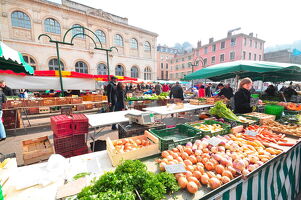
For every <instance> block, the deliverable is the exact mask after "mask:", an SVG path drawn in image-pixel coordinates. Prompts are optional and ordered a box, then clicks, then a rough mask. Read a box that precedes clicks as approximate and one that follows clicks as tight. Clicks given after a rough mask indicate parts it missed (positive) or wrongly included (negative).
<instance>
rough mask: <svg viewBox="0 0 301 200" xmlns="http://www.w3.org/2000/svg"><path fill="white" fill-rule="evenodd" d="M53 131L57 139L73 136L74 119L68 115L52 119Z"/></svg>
mask: <svg viewBox="0 0 301 200" xmlns="http://www.w3.org/2000/svg"><path fill="white" fill-rule="evenodd" d="M50 121H51V129H52V131H53V133H54V135H56V136H57V137H64V136H68V135H72V118H71V117H69V116H67V115H57V116H52V117H50Z"/></svg>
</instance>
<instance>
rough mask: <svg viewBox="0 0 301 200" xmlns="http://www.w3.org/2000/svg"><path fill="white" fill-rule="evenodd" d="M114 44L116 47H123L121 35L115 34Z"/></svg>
mask: <svg viewBox="0 0 301 200" xmlns="http://www.w3.org/2000/svg"><path fill="white" fill-rule="evenodd" d="M114 44H115V45H117V46H121V47H123V39H122V37H121V35H119V34H116V35H115V36H114Z"/></svg>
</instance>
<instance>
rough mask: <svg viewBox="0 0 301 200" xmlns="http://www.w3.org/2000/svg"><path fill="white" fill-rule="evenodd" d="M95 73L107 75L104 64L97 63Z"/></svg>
mask: <svg viewBox="0 0 301 200" xmlns="http://www.w3.org/2000/svg"><path fill="white" fill-rule="evenodd" d="M97 74H99V75H108V68H107V66H106V65H105V64H103V63H100V64H98V65H97Z"/></svg>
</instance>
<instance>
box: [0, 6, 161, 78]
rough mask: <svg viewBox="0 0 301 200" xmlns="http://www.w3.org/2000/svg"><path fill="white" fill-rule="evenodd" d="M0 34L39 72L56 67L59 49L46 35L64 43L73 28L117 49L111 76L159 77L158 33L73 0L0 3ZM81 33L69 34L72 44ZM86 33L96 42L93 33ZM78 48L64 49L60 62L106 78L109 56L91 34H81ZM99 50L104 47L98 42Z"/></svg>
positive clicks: (76, 42)
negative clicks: (157, 56)
mask: <svg viewBox="0 0 301 200" xmlns="http://www.w3.org/2000/svg"><path fill="white" fill-rule="evenodd" d="M0 2H1V6H0V12H1V15H0V24H1V28H0V33H1V38H2V40H3V42H4V43H6V44H7V45H8V46H10V47H12V48H14V49H16V50H17V51H19V52H21V53H22V54H23V55H24V59H25V61H27V62H28V63H29V64H31V65H32V66H34V67H35V68H36V69H37V70H53V69H57V61H58V60H57V58H56V48H55V45H54V44H53V43H49V39H48V38H47V37H42V38H40V40H38V36H39V35H40V34H42V33H46V34H48V35H49V36H50V37H51V38H52V39H53V40H59V41H62V40H63V35H64V34H65V32H66V31H67V30H68V29H69V28H71V27H78V26H83V27H86V28H88V29H90V30H92V31H93V32H94V33H96V35H97V36H98V37H99V39H100V40H101V42H102V47H103V48H110V47H111V46H116V47H117V49H118V52H117V51H115V50H113V51H112V52H111V53H110V55H109V66H110V67H109V68H110V74H114V75H125V76H130V77H138V78H141V79H148V80H149V79H156V78H157V76H156V74H157V72H156V71H157V69H156V40H157V37H158V35H157V34H156V33H153V32H150V31H147V30H144V29H141V28H138V27H134V26H131V25H129V24H128V19H127V18H122V17H119V16H116V15H114V14H111V13H107V12H104V11H103V10H101V9H95V8H91V7H88V6H85V5H82V4H79V3H75V2H73V1H70V0H62V1H61V4H57V3H53V2H50V1H47V0H18V1H12V0H0ZM81 31H82V29H73V30H72V31H70V32H69V33H68V34H67V36H66V41H67V42H70V41H71V38H72V36H73V35H75V34H77V33H80V32H81ZM85 34H87V35H89V36H90V37H92V38H94V39H95V38H96V37H95V36H94V35H93V34H92V33H90V32H88V31H86V32H85ZM73 43H74V45H73V46H69V45H60V57H61V62H62V63H63V65H64V70H66V71H77V72H82V73H89V74H107V61H106V52H105V51H100V50H95V49H94V43H93V42H92V40H91V39H90V38H89V37H88V36H81V35H78V36H76V37H75V39H74V40H73ZM97 46H98V47H101V46H100V43H97Z"/></svg>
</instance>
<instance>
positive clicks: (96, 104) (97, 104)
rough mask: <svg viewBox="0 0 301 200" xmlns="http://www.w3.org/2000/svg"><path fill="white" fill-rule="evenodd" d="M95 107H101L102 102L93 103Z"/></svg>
mask: <svg viewBox="0 0 301 200" xmlns="http://www.w3.org/2000/svg"><path fill="white" fill-rule="evenodd" d="M94 105H95V108H101V107H102V103H95V104H94Z"/></svg>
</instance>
